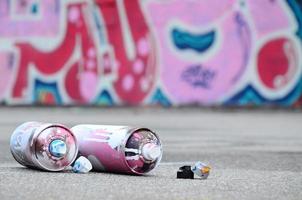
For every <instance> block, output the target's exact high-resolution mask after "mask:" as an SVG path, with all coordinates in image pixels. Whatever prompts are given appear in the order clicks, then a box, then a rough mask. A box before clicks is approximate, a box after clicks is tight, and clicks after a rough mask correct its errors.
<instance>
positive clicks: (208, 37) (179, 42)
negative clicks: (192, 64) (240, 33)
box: [171, 28, 216, 53]
mask: <svg viewBox="0 0 302 200" xmlns="http://www.w3.org/2000/svg"><path fill="white" fill-rule="evenodd" d="M215 35H216V34H215V31H210V32H208V33H205V34H192V33H189V32H187V31H181V30H179V29H178V28H174V29H173V30H172V33H171V36H172V40H173V43H174V45H175V46H176V47H177V48H179V49H181V50H185V49H191V50H194V51H196V52H198V53H202V52H204V51H206V50H208V49H209V48H210V47H211V46H212V44H213V43H214V40H215Z"/></svg>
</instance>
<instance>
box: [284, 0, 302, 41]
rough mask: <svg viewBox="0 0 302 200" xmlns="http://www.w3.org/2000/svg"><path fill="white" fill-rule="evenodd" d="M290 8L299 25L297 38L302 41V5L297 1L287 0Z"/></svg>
mask: <svg viewBox="0 0 302 200" xmlns="http://www.w3.org/2000/svg"><path fill="white" fill-rule="evenodd" d="M287 3H288V5H289V7H290V8H291V9H292V11H293V14H294V15H295V17H296V20H297V23H298V30H297V33H296V34H297V36H298V37H299V38H301V39H302V5H301V4H298V3H297V1H296V0H287Z"/></svg>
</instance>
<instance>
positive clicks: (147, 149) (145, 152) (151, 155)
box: [142, 143, 161, 161]
mask: <svg viewBox="0 0 302 200" xmlns="http://www.w3.org/2000/svg"><path fill="white" fill-rule="evenodd" d="M160 155H161V147H160V146H159V145H157V144H154V143H147V144H144V145H143V147H142V156H143V157H144V158H145V159H146V160H152V161H153V160H156V159H157V158H159V157H160Z"/></svg>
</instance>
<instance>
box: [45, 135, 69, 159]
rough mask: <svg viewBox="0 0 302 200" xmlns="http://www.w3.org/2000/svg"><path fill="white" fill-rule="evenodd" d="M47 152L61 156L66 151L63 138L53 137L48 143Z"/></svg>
mask: <svg viewBox="0 0 302 200" xmlns="http://www.w3.org/2000/svg"><path fill="white" fill-rule="evenodd" d="M49 152H50V154H51V155H52V156H54V157H57V158H61V157H63V156H65V155H66V153H67V145H66V143H65V142H64V141H63V140H60V139H55V140H53V141H51V143H50V144H49Z"/></svg>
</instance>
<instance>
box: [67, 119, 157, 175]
mask: <svg viewBox="0 0 302 200" xmlns="http://www.w3.org/2000/svg"><path fill="white" fill-rule="evenodd" d="M71 130H72V132H73V133H74V134H75V136H76V137H77V141H78V143H79V154H80V155H82V156H85V157H86V158H88V160H89V161H90V162H91V164H92V166H93V170H95V171H109V172H117V173H127V174H138V175H141V174H145V173H147V172H149V171H151V170H152V169H154V168H155V167H156V166H157V165H158V164H159V162H160V160H161V157H162V145H161V142H160V139H159V137H158V136H157V135H156V134H155V133H154V132H152V131H151V130H150V129H148V128H132V127H129V126H107V125H85V124H83V125H77V126H74V127H72V128H71Z"/></svg>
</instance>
